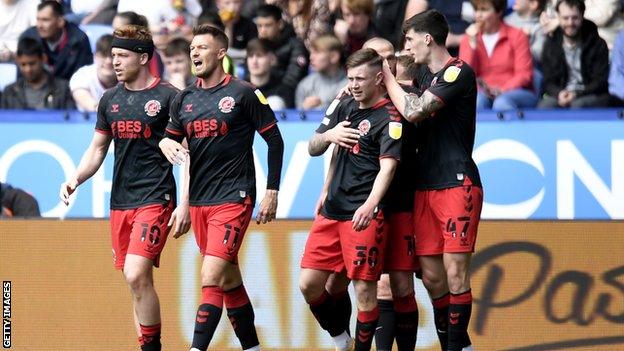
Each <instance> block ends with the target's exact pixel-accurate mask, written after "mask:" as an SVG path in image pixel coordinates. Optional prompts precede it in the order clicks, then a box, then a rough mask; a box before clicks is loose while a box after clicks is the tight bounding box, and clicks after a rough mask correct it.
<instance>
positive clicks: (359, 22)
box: [334, 0, 377, 56]
mask: <svg viewBox="0 0 624 351" xmlns="http://www.w3.org/2000/svg"><path fill="white" fill-rule="evenodd" d="M340 10H341V12H342V20H337V21H336V25H335V26H334V33H336V36H337V37H338V39H340V41H341V42H342V44H343V45H344V46H345V48H344V51H345V52H344V54H345V56H349V55H351V54H352V53H354V52H356V51H358V50H360V49H361V48H362V45H364V42H365V41H367V40H368V39H370V38H373V37H376V36H377V29H375V25H374V24H373V0H341V2H340Z"/></svg>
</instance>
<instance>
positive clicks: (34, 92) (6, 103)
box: [0, 38, 74, 110]
mask: <svg viewBox="0 0 624 351" xmlns="http://www.w3.org/2000/svg"><path fill="white" fill-rule="evenodd" d="M16 61H17V66H18V68H19V71H20V73H21V75H22V76H21V77H20V78H19V79H18V80H17V82H15V83H13V84H11V85H9V86H7V87H6V88H5V89H4V92H3V94H2V101H1V102H0V107H1V108H3V109H31V110H40V109H70V108H74V101H73V100H72V97H71V93H70V91H69V85H68V84H67V81H66V80H63V79H59V78H56V77H54V76H53V75H52V74H50V73H48V72H46V71H45V69H44V67H43V63H44V61H45V54H44V52H43V47H42V45H41V43H40V42H39V41H38V40H36V39H33V38H22V39H20V41H19V43H18V44H17V55H16Z"/></svg>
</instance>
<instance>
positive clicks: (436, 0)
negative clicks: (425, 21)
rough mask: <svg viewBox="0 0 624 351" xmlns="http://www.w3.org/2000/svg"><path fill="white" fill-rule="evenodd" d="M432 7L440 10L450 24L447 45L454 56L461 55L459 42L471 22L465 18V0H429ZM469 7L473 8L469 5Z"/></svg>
mask: <svg viewBox="0 0 624 351" xmlns="http://www.w3.org/2000/svg"><path fill="white" fill-rule="evenodd" d="M427 2H428V3H429V8H430V9H436V10H438V11H440V12H441V13H442V14H443V15H444V17H446V20H447V21H448V24H449V34H448V36H447V37H446V47H447V49H448V50H449V53H450V54H451V55H452V56H457V55H459V44H460V43H461V40H462V38H463V37H464V33H465V32H466V28H468V26H469V25H470V23H468V22H466V20H465V19H464V1H463V0H429V1H427ZM468 8H472V7H471V6H468Z"/></svg>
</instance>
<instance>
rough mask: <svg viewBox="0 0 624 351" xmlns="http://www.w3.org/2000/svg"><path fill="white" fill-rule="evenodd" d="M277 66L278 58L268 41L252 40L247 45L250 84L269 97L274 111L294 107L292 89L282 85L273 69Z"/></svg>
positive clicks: (268, 99)
mask: <svg viewBox="0 0 624 351" xmlns="http://www.w3.org/2000/svg"><path fill="white" fill-rule="evenodd" d="M276 64H277V57H276V56H275V53H274V52H273V51H272V49H271V43H270V42H269V41H267V40H266V39H258V38H255V39H252V40H250V41H249V43H248V44H247V68H248V69H249V82H251V84H253V85H254V86H256V87H257V88H258V89H260V91H261V92H262V94H264V95H265V96H266V97H267V101H268V102H269V106H270V107H271V109H273V110H283V109H285V108H290V107H293V101H292V100H293V98H292V89H291V88H289V87H287V86H285V85H284V84H282V82H281V79H280V77H279V76H277V74H276V72H275V70H273V69H272V68H273V67H274V66H275V65H276Z"/></svg>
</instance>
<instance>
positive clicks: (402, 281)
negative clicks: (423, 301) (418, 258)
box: [390, 272, 414, 297]
mask: <svg viewBox="0 0 624 351" xmlns="http://www.w3.org/2000/svg"><path fill="white" fill-rule="evenodd" d="M390 288H391V289H392V295H393V296H398V297H404V296H407V295H410V294H412V293H413V292H414V280H413V279H412V273H411V272H393V273H390Z"/></svg>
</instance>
